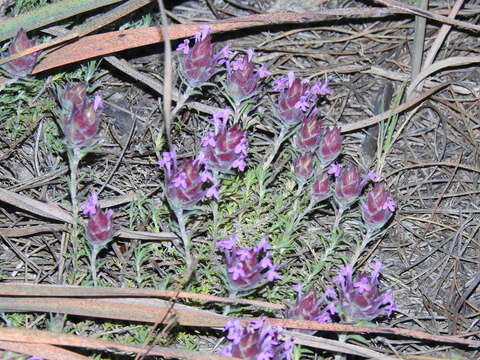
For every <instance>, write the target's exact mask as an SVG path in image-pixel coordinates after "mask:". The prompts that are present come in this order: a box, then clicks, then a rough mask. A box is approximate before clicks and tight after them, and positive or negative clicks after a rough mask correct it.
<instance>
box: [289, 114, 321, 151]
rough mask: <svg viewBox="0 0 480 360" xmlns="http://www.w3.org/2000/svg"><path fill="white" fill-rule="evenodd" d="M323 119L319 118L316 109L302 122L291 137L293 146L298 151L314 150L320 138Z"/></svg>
mask: <svg viewBox="0 0 480 360" xmlns="http://www.w3.org/2000/svg"><path fill="white" fill-rule="evenodd" d="M322 124H323V121H322V120H319V119H318V117H317V114H316V111H312V113H311V114H310V115H309V116H308V117H307V118H306V119H305V120H303V122H302V125H301V127H300V130H299V132H298V133H297V134H296V135H295V136H294V138H293V144H294V146H295V148H296V149H297V150H298V151H300V152H307V151H315V150H316V149H317V148H318V146H319V145H320V141H321V139H322V133H323V127H322Z"/></svg>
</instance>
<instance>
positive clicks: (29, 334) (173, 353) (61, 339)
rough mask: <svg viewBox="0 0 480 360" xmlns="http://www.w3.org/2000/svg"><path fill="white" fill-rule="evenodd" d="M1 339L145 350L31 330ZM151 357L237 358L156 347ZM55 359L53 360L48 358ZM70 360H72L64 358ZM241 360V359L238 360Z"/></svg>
mask: <svg viewBox="0 0 480 360" xmlns="http://www.w3.org/2000/svg"><path fill="white" fill-rule="evenodd" d="M0 339H1V340H3V341H11V342H18V343H19V344H24V343H26V344H27V345H28V344H51V345H58V346H68V347H78V348H83V349H95V350H98V351H106V352H115V353H134V354H142V353H144V352H145V349H144V348H143V347H141V346H136V345H123V344H119V343H116V342H113V341H104V340H99V339H93V338H87V337H82V336H75V335H68V334H61V333H55V332H50V331H40V330H31V329H6V328H2V329H0ZM149 353H150V355H156V356H163V357H166V358H168V359H188V360H232V359H237V358H227V357H224V356H220V355H217V354H212V353H207V352H200V351H188V350H181V349H174V348H165V347H159V346H156V347H154V348H153V349H151V350H150V352H149ZM48 359H53V358H48ZM63 359H70V358H68V357H67V358H65V357H64V358H63ZM237 360H241V359H237Z"/></svg>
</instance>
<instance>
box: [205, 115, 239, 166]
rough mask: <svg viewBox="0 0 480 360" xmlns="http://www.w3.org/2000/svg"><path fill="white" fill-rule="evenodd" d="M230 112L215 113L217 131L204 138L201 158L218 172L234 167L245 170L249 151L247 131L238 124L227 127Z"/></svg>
mask: <svg viewBox="0 0 480 360" xmlns="http://www.w3.org/2000/svg"><path fill="white" fill-rule="evenodd" d="M229 115H230V112H229V111H227V110H224V111H222V112H215V113H214V114H213V123H214V126H215V131H213V132H212V131H211V132H208V133H207V135H206V136H204V137H203V138H202V150H201V151H200V153H201V156H200V158H201V160H202V161H205V163H206V164H207V166H209V167H210V168H211V169H212V170H214V171H216V172H226V173H229V172H231V171H232V169H238V170H240V171H244V170H245V167H246V162H245V158H246V157H247V152H248V141H247V131H246V130H242V129H240V128H239V127H238V125H237V124H235V125H233V126H232V127H231V128H227V120H228V117H229Z"/></svg>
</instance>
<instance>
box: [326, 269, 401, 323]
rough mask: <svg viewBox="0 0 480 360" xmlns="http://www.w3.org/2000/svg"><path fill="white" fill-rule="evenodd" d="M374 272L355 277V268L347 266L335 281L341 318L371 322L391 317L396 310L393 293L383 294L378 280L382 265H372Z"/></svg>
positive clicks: (389, 291)
mask: <svg viewBox="0 0 480 360" xmlns="http://www.w3.org/2000/svg"><path fill="white" fill-rule="evenodd" d="M370 267H371V268H372V270H373V271H372V272H371V273H370V274H368V273H359V274H357V275H356V276H355V277H354V276H353V267H352V265H351V264H348V265H346V266H345V267H343V268H342V269H341V271H340V274H339V275H337V276H336V277H335V278H334V279H333V281H334V282H336V283H337V284H338V293H339V296H338V299H339V306H340V308H341V316H342V318H343V320H345V321H371V320H373V319H375V318H377V317H379V316H380V315H384V314H386V315H387V316H391V315H392V313H393V312H394V311H395V309H396V305H395V301H394V300H393V297H392V291H391V290H387V291H386V292H384V293H381V292H380V290H379V288H378V285H379V283H378V278H379V274H380V270H381V263H380V262H374V263H371V264H370Z"/></svg>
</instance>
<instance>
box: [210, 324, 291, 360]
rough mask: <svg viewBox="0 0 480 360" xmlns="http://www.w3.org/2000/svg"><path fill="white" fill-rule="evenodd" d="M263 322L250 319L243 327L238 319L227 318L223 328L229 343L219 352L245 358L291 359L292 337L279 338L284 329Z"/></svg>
mask: <svg viewBox="0 0 480 360" xmlns="http://www.w3.org/2000/svg"><path fill="white" fill-rule="evenodd" d="M264 323H265V320H264V319H262V318H260V319H259V320H253V321H251V322H250V323H249V324H247V326H245V328H244V327H243V326H242V325H241V324H240V321H239V320H229V321H228V322H227V323H226V324H225V328H224V330H225V331H226V332H227V339H228V340H229V341H230V344H228V345H227V346H226V347H224V348H223V349H222V350H220V352H219V353H220V354H221V355H223V356H231V357H236V358H241V359H245V360H291V359H292V350H293V340H292V338H291V337H289V336H287V337H284V339H283V340H281V339H280V337H281V335H282V333H283V332H284V329H283V328H282V327H280V326H278V327H272V326H270V325H264Z"/></svg>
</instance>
